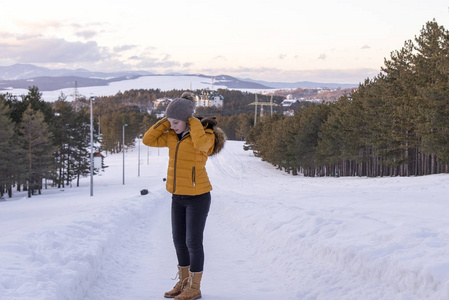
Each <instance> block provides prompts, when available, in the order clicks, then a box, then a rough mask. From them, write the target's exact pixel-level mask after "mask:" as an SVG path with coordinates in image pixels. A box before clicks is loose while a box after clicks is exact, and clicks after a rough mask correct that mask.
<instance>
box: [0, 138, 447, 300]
mask: <svg viewBox="0 0 449 300" xmlns="http://www.w3.org/2000/svg"><path fill="white" fill-rule="evenodd" d="M242 146H243V143H242V142H235V141H228V142H227V144H226V147H225V149H224V150H223V152H222V153H220V154H219V155H218V156H216V157H212V158H211V159H210V160H209V161H208V164H207V168H208V173H209V176H210V178H211V181H212V184H213V186H214V190H213V191H212V206H211V211H210V214H209V219H208V222H207V225H206V231H205V252H206V263H205V271H204V277H203V283H202V292H203V299H214V300H216V299H226V300H235V299H259V300H265V299H267V300H268V299H270V300H271V299H301V300H312V299H324V300H329V299H338V300H345V299H357V300H359V299H363V300H382V299H383V300H422V299H432V300H444V299H449V218H448V205H449V203H448V201H449V197H448V196H447V195H448V192H449V175H445V174H443V175H434V176H426V177H410V178H305V177H302V176H292V175H288V174H286V173H283V172H281V171H278V170H276V169H274V168H273V167H272V166H271V165H269V164H267V163H265V162H262V161H260V159H258V158H256V157H254V156H253V155H252V153H251V152H245V151H243V147H242ZM140 149H141V160H140V177H138V159H137V157H138V151H137V149H134V150H133V151H129V152H127V153H126V168H125V176H126V181H125V183H126V184H125V185H122V154H117V155H110V156H108V157H106V159H105V164H106V165H108V166H109V168H107V169H106V170H105V172H103V173H101V175H100V176H96V177H95V178H94V196H93V197H90V196H89V178H85V179H84V180H83V181H82V183H81V184H82V187H79V188H76V187H73V188H70V187H69V188H66V189H65V190H64V191H60V190H58V189H49V190H44V191H43V194H42V195H39V196H35V197H32V198H31V199H27V198H26V197H25V194H24V193H23V192H22V193H16V194H15V195H14V198H13V199H6V201H2V202H0V266H1V268H0V299H2V300H3V299H5V300H6V299H8V300H19V299H21V300H28V299H29V300H31V299H32V300H44V299H45V300H75V299H84V300H100V299H101V300H150V299H163V293H164V292H165V291H166V290H169V289H171V288H172V286H173V285H174V283H175V282H174V281H172V280H171V278H173V277H174V276H175V274H176V258H175V252H174V249H173V246H172V241H171V234H170V194H168V193H167V192H166V191H165V187H164V184H165V182H164V181H163V178H164V177H165V173H166V167H167V151H166V150H165V149H161V150H158V149H154V148H151V149H150V148H147V147H144V146H142V147H141V148H140ZM143 188H147V189H148V190H149V191H150V193H149V194H148V195H145V196H141V195H140V193H139V191H140V190H141V189H143Z"/></svg>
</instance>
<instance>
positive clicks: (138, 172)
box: [137, 134, 142, 177]
mask: <svg viewBox="0 0 449 300" xmlns="http://www.w3.org/2000/svg"><path fill="white" fill-rule="evenodd" d="M137 139H138V140H139V147H138V148H139V156H138V159H137V176H138V177H140V141H141V140H142V134H139V136H138V137H137Z"/></svg>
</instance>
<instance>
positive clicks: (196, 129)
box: [189, 118, 215, 155]
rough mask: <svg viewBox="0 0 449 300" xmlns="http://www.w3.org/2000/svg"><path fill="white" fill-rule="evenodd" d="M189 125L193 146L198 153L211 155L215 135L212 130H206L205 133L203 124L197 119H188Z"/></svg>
mask: <svg viewBox="0 0 449 300" xmlns="http://www.w3.org/2000/svg"><path fill="white" fill-rule="evenodd" d="M189 123H190V136H191V137H192V141H193V146H194V147H195V148H196V149H198V150H199V151H202V152H206V153H207V154H208V155H209V154H210V153H212V151H213V149H214V143H215V135H214V133H213V132H212V130H211V129H208V130H207V131H205V130H204V127H203V124H201V121H200V120H198V119H197V118H189Z"/></svg>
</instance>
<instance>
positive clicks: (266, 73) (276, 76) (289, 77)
mask: <svg viewBox="0 0 449 300" xmlns="http://www.w3.org/2000/svg"><path fill="white" fill-rule="evenodd" d="M197 72H198V73H202V74H208V75H216V74H227V75H230V76H234V77H238V78H251V79H255V80H266V81H274V82H299V81H313V82H321V83H349V84H358V83H360V82H363V81H364V80H365V79H366V78H372V77H374V76H376V75H378V74H379V72H380V70H375V69H367V68H363V69H321V70H282V69H278V68H267V67H260V68H248V67H236V68H220V69H212V68H209V69H202V70H197Z"/></svg>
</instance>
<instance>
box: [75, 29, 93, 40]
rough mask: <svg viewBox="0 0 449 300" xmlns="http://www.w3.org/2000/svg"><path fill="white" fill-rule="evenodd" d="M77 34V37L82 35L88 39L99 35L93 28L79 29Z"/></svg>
mask: <svg viewBox="0 0 449 300" xmlns="http://www.w3.org/2000/svg"><path fill="white" fill-rule="evenodd" d="M75 35H76V36H77V37H82V38H84V39H86V40H88V39H91V38H93V37H94V36H96V35H97V32H96V31H93V30H84V31H78V32H76V33H75Z"/></svg>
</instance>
